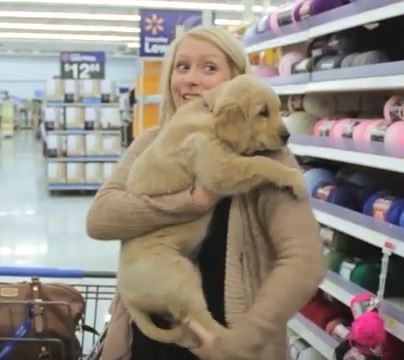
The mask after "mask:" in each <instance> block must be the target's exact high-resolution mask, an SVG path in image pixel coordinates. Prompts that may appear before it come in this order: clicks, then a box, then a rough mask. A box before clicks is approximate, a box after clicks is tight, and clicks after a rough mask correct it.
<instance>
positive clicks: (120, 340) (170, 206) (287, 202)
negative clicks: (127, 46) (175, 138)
mask: <svg viewBox="0 0 404 360" xmlns="http://www.w3.org/2000/svg"><path fill="white" fill-rule="evenodd" d="M248 72H250V68H249V63H248V58H247V55H246V53H245V52H244V51H243V49H242V48H241V47H240V45H239V44H238V42H237V41H236V40H235V39H233V37H232V36H231V35H229V34H228V33H227V32H225V31H223V30H221V29H219V28H214V27H204V26H200V27H197V28H194V29H192V30H190V31H189V32H187V33H186V34H183V35H182V36H180V37H179V38H177V39H176V40H175V41H174V42H173V43H172V45H171V46H170V48H169V51H168V53H167V54H166V57H165V59H164V67H163V74H162V79H161V80H162V82H161V89H162V94H161V95H162V102H161V119H160V120H161V126H164V124H165V123H166V122H167V121H169V120H170V118H171V116H172V114H174V113H175V111H176V110H177V109H178V108H179V107H181V106H182V105H183V104H184V103H186V102H187V101H190V100H191V99H192V98H194V97H195V96H200V95H201V93H202V92H203V91H204V90H208V89H211V88H213V87H215V86H216V85H218V84H220V83H221V82H223V81H226V80H229V79H231V78H232V77H234V76H236V75H237V74H243V73H248ZM158 131H159V130H158V128H154V129H151V130H148V131H145V132H144V133H143V134H142V135H141V136H139V137H138V138H137V139H136V140H135V141H134V142H133V143H132V144H131V146H130V147H129V149H128V151H127V153H126V155H125V156H124V158H123V159H122V161H121V163H120V165H119V166H118V168H117V169H116V171H115V173H114V174H113V175H112V177H111V178H110V180H108V181H107V182H106V183H105V184H104V185H103V186H102V188H101V189H100V190H99V192H98V193H97V195H96V196H95V199H94V201H93V203H92V205H91V208H90V210H89V212H88V216H87V232H88V234H89V236H90V237H93V238H96V239H100V240H114V239H119V240H121V241H125V240H128V239H133V238H136V237H138V236H141V235H143V234H145V233H147V232H150V231H154V230H157V229H158V228H161V227H164V226H168V225H171V224H175V223H179V222H186V221H190V220H192V219H195V218H197V217H199V216H201V215H202V214H203V213H204V212H206V211H208V210H210V209H212V208H213V207H214V216H213V219H212V222H211V225H210V228H209V234H208V236H207V237H206V239H205V240H204V242H203V245H202V248H201V249H200V252H199V255H198V259H197V261H198V266H199V269H200V272H201V276H202V282H203V288H204V293H205V296H206V299H207V303H208V306H209V309H210V311H211V312H212V315H213V316H214V318H215V319H216V320H217V321H219V322H220V323H222V324H223V325H225V326H227V327H229V328H230V329H232V330H231V331H229V332H228V333H229V335H228V338H221V339H220V341H216V340H215V337H214V334H206V333H205V332H204V329H201V328H200V326H199V324H195V323H191V324H190V326H191V328H192V329H193V330H194V331H195V332H196V333H197V334H199V336H200V337H201V338H202V340H203V345H202V347H201V348H199V349H193V350H192V352H191V351H189V350H187V349H182V348H179V347H177V346H176V345H167V344H160V343H157V342H154V341H152V340H150V339H148V338H146V337H145V336H144V335H143V334H142V333H141V332H140V331H139V330H138V329H137V327H136V325H135V324H131V321H130V319H129V316H128V314H127V312H126V311H125V309H124V308H123V306H122V304H121V302H120V300H119V296H117V297H116V299H115V301H114V304H113V309H112V318H111V321H110V325H109V328H108V333H107V337H106V341H105V345H104V350H103V359H104V360H118V359H122V360H128V359H134V360H163V359H164V360H191V359H198V358H200V359H204V360H237V359H239V360H252V359H255V360H261V359H262V360H264V359H265V360H285V359H286V351H287V344H286V324H287V321H288V320H289V319H290V318H291V317H292V316H293V315H294V313H295V312H296V311H298V309H299V307H301V306H302V305H303V304H304V303H305V302H306V301H307V300H308V299H309V298H310V297H311V296H312V295H313V293H314V292H315V291H316V288H317V286H318V284H319V282H320V281H321V279H322V277H323V275H324V269H325V267H324V263H323V258H322V253H321V244H320V240H319V236H318V227H317V223H316V221H315V219H314V217H313V213H312V210H311V208H310V206H309V203H308V202H305V201H296V200H294V199H293V198H292V197H291V196H289V194H287V193H286V192H283V191H281V190H276V189H274V188H272V187H262V188H260V189H259V190H255V191H252V192H251V193H249V194H247V195H243V196H241V195H240V196H234V197H232V198H224V199H219V198H218V197H217V196H216V195H215V194H212V193H210V192H208V191H206V190H205V189H203V188H200V187H196V188H193V189H189V190H186V191H183V192H181V193H176V194H171V195H166V196H161V197H156V198H151V197H147V196H142V197H135V196H133V195H131V194H129V193H128V192H127V191H126V188H125V184H126V179H127V176H128V172H129V168H130V165H131V163H132V162H133V161H134V159H135V158H136V157H137V156H138V155H139V154H140V153H141V152H142V151H144V150H145V148H146V147H147V146H148V144H150V142H151V141H152V140H153V138H154V137H155V136H156V135H157V134H158ZM273 157H274V158H276V159H278V160H279V161H281V162H283V163H285V164H288V165H290V166H297V164H296V161H295V160H294V158H293V157H292V156H291V155H290V153H289V152H288V151H287V150H286V149H285V150H284V151H282V152H279V153H276V154H273ZM155 321H156V323H158V324H159V325H161V326H164V321H163V320H162V319H158V318H157V319H156V320H155Z"/></svg>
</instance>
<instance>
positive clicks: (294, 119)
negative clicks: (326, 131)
mask: <svg viewBox="0 0 404 360" xmlns="http://www.w3.org/2000/svg"><path fill="white" fill-rule="evenodd" d="M283 120H284V123H285V125H286V128H287V129H288V130H289V132H290V133H291V134H306V135H310V134H311V133H312V132H313V128H314V124H315V123H316V120H317V117H316V116H314V115H311V114H308V113H307V112H305V111H296V112H293V113H291V114H290V115H289V116H288V117H286V118H284V119H283Z"/></svg>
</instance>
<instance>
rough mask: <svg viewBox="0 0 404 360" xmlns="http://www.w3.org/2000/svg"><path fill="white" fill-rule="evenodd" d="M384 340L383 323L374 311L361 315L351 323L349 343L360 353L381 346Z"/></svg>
mask: <svg viewBox="0 0 404 360" xmlns="http://www.w3.org/2000/svg"><path fill="white" fill-rule="evenodd" d="M385 338H386V332H385V330H384V321H383V319H382V318H381V317H380V316H379V315H378V314H377V313H376V312H374V311H369V312H365V313H363V314H362V315H360V316H359V317H358V318H357V319H356V320H355V321H354V322H353V323H352V328H351V334H350V341H351V342H352V343H354V346H355V347H356V348H357V349H358V350H359V351H361V352H365V353H366V352H367V351H366V349H372V348H376V347H378V346H381V345H383V343H384V340H385Z"/></svg>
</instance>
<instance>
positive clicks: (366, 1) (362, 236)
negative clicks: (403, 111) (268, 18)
mask: <svg viewBox="0 0 404 360" xmlns="http://www.w3.org/2000/svg"><path fill="white" fill-rule="evenodd" d="M403 15H404V1H403V0H356V1H353V2H351V3H350V4H348V5H345V6H341V7H339V8H336V9H333V10H330V11H327V12H324V13H322V14H319V15H315V16H312V17H310V18H308V19H305V20H303V21H300V22H298V23H296V24H292V25H286V26H284V27H282V28H281V31H282V35H275V34H274V33H272V32H271V31H270V30H266V31H263V32H261V33H258V32H254V30H252V29H250V30H252V31H250V32H247V33H246V34H248V35H247V36H246V38H245V42H244V43H245V46H246V47H245V49H246V51H247V52H248V53H249V54H250V55H251V56H252V59H256V58H257V56H258V55H259V54H258V53H260V52H262V51H264V50H267V49H274V48H282V47H288V46H289V45H292V44H301V43H304V42H308V41H311V40H313V39H315V38H318V37H320V36H323V35H327V34H332V33H336V32H339V31H342V30H346V29H350V28H354V27H357V26H363V25H368V24H372V23H375V22H380V21H383V20H387V19H390V18H394V17H398V16H403ZM262 21H263V22H262V24H263V23H264V20H262ZM262 24H261V25H262ZM254 26H255V25H254ZM403 74H404V61H394V62H389V63H383V64H375V65H366V66H355V67H348V68H338V69H332V70H322V71H312V72H307V73H304V74H293V75H289V76H275V77H268V78H261V80H262V81H263V82H264V83H266V84H268V86H271V87H272V88H273V89H274V90H275V92H276V93H277V94H278V95H280V96H286V95H298V94H306V93H322V94H324V93H331V94H330V96H333V93H344V92H345V93H352V92H363V93H366V92H382V91H385V92H386V93H387V92H388V93H391V92H392V91H398V90H404V75H403ZM363 145H364V146H363ZM289 149H290V151H291V152H292V153H293V154H295V155H296V156H308V157H311V158H316V159H322V160H329V161H333V162H337V163H347V164H351V165H357V166H364V167H368V168H373V169H380V170H387V171H390V172H392V173H395V174H396V176H401V174H403V173H404V149H398V150H397V152H396V153H391V152H387V151H386V150H385V147H384V145H383V144H382V143H377V142H373V143H371V144H367V145H366V144H355V143H354V142H353V141H352V140H348V139H343V140H338V141H336V140H333V139H331V138H328V137H314V136H307V135H295V134H293V135H292V137H291V138H290V140H289ZM311 205H312V209H313V211H314V215H315V217H316V219H317V221H318V222H319V223H320V224H322V225H325V226H327V227H330V228H333V229H335V230H337V231H341V232H343V233H346V234H348V235H350V236H353V237H355V238H357V239H358V240H357V241H365V242H367V243H369V244H372V245H374V246H376V247H379V248H381V249H382V248H385V247H389V246H392V252H393V253H394V254H395V255H397V256H400V257H403V258H404V228H403V227H399V226H396V225H392V224H389V223H387V222H383V221H381V220H376V219H374V218H372V217H370V216H367V215H364V214H361V213H358V212H355V211H352V210H350V209H346V208H342V207H340V206H337V205H334V204H332V203H328V202H325V201H321V200H318V199H311ZM387 281H388V280H387ZM320 289H322V290H323V291H325V292H326V293H328V294H330V295H331V296H332V297H334V298H335V299H337V300H339V301H341V302H342V303H344V304H346V305H347V306H349V305H350V301H351V299H352V298H353V297H354V296H355V295H358V294H363V293H368V291H367V290H365V289H363V288H361V287H360V286H357V285H356V284H354V283H352V282H350V281H348V280H346V279H344V278H342V277H341V276H339V275H338V274H336V273H333V272H331V271H329V272H328V274H327V277H326V279H325V280H324V281H323V282H322V283H321V285H320ZM403 303H404V299H401V300H393V299H387V300H384V301H383V302H382V304H381V306H380V312H381V315H382V317H383V318H384V321H385V328H386V330H387V331H388V332H389V333H391V334H393V335H394V336H396V337H397V338H399V339H400V340H402V341H404V306H403ZM288 326H289V328H290V329H292V330H293V331H295V332H296V333H298V334H299V335H300V336H301V337H303V338H304V339H305V340H306V341H307V342H308V343H310V344H311V345H312V346H313V347H314V348H316V349H317V350H318V351H319V352H320V353H321V354H322V355H323V356H325V357H326V358H327V359H333V358H334V356H333V355H334V354H333V353H334V349H335V347H336V346H337V345H338V343H337V341H336V340H335V339H334V338H332V337H330V336H329V335H328V334H326V333H325V331H323V330H322V329H320V328H318V327H317V326H316V325H315V324H313V323H312V322H311V321H310V320H309V319H306V318H305V317H304V316H302V315H301V314H297V315H296V316H295V317H294V318H293V319H292V320H291V321H290V322H289V324H288Z"/></svg>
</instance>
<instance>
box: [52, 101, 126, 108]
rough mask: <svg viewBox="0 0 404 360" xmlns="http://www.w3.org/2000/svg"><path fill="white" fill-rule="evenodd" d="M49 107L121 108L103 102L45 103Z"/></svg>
mask: <svg viewBox="0 0 404 360" xmlns="http://www.w3.org/2000/svg"><path fill="white" fill-rule="evenodd" d="M45 105H46V106H47V107H101V108H116V107H119V103H117V102H116V103H102V102H96V103H85V102H79V103H67V102H63V101H57V100H56V101H47V102H46V103H45Z"/></svg>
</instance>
